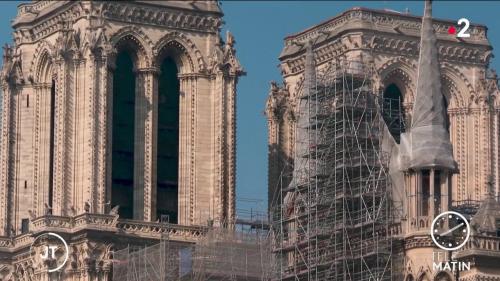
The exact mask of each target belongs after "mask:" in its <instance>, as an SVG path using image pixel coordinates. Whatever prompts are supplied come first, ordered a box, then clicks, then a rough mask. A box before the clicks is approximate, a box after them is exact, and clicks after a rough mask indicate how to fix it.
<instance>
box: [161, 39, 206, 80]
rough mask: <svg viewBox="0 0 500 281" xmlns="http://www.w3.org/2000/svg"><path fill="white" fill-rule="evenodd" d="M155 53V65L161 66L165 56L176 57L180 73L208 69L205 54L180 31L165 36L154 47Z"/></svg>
mask: <svg viewBox="0 0 500 281" xmlns="http://www.w3.org/2000/svg"><path fill="white" fill-rule="evenodd" d="M152 49H153V54H154V57H155V59H154V61H153V63H154V65H156V66H159V65H160V64H161V61H162V60H163V58H165V56H167V55H170V56H171V57H172V59H174V61H175V63H176V64H177V67H178V68H179V74H186V73H199V72H203V71H205V70H206V64H205V61H204V60H203V55H202V54H201V52H200V50H199V49H198V48H197V47H196V44H195V43H194V42H193V41H191V39H189V38H188V37H187V36H186V35H184V34H181V33H179V32H176V31H174V32H171V33H168V34H166V35H165V36H163V37H162V38H161V39H160V40H158V42H157V43H156V45H155V46H154V47H153V48H152Z"/></svg>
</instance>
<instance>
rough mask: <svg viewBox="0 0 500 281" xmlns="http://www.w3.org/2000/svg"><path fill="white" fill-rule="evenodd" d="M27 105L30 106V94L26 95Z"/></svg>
mask: <svg viewBox="0 0 500 281" xmlns="http://www.w3.org/2000/svg"><path fill="white" fill-rule="evenodd" d="M26 107H28V108H29V107H30V95H26Z"/></svg>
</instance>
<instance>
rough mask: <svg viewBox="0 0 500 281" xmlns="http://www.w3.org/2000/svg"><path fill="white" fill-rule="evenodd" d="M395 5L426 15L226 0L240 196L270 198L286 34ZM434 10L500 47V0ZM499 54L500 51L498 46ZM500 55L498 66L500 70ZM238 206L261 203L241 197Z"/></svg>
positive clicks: (0, 15)
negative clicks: (236, 75)
mask: <svg viewBox="0 0 500 281" xmlns="http://www.w3.org/2000/svg"><path fill="white" fill-rule="evenodd" d="M18 3H19V2H13V1H12V2H3V1H2V2H0V7H1V9H0V38H1V42H0V43H1V44H2V45H3V44H5V43H6V42H10V41H11V36H10V21H11V19H12V18H13V17H14V16H15V14H16V6H17V4H18ZM359 6H361V7H368V8H376V9H384V8H388V9H392V10H396V11H404V10H405V9H406V8H408V9H409V10H410V13H411V14H415V15H421V14H422V11H423V1H223V2H222V9H223V11H224V14H225V21H226V26H225V27H224V29H227V30H230V31H231V32H232V33H233V34H234V36H235V38H236V42H237V45H236V48H237V51H238V57H239V59H240V61H241V63H242V65H243V67H244V68H245V70H246V71H247V73H248V75H247V76H246V77H243V78H241V80H240V83H239V85H238V113H237V118H238V134H237V143H238V155H237V157H238V160H237V161H238V162H237V195H238V197H240V198H256V199H262V200H263V201H264V202H263V203H262V204H260V205H261V206H262V207H264V206H265V205H266V203H265V200H267V198H266V197H267V191H266V190H267V128H266V126H267V125H266V119H265V116H264V114H263V110H264V104H265V100H266V96H267V93H268V90H269V81H271V80H275V81H281V78H280V73H279V71H278V68H277V65H278V59H277V58H278V55H279V53H280V51H281V48H282V46H283V38H284V37H285V36H286V35H288V34H291V33H295V32H298V31H300V30H303V29H305V28H307V27H309V26H311V25H314V24H317V23H319V22H321V21H323V20H326V19H328V18H330V17H333V16H335V15H337V14H339V13H341V12H342V11H344V10H346V9H349V8H351V7H359ZM433 15H434V16H435V17H438V18H445V19H452V20H458V19H459V18H462V17H465V18H468V19H469V20H470V21H471V22H473V23H482V24H485V25H487V26H488V28H489V32H488V37H489V39H490V42H491V44H492V45H493V46H494V47H496V48H500V20H499V16H500V2H493V1H434V5H433ZM494 54H496V55H497V56H500V53H499V52H498V50H496V49H495V50H494ZM499 61H500V58H498V59H493V63H492V67H493V68H495V69H500V63H499ZM238 203H239V206H238V208H249V207H254V206H255V205H253V204H249V203H245V202H238Z"/></svg>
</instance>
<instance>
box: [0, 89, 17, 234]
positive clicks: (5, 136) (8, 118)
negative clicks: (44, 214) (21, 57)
mask: <svg viewBox="0 0 500 281" xmlns="http://www.w3.org/2000/svg"><path fill="white" fill-rule="evenodd" d="M12 95H13V93H12V91H11V87H10V85H8V84H7V83H3V85H2V98H3V101H2V111H1V114H2V120H1V121H2V124H1V125H2V131H1V133H2V135H1V138H0V169H1V170H0V225H1V226H3V227H2V228H0V236H8V235H9V223H8V222H9V211H8V210H9V191H10V188H11V186H10V183H11V165H10V163H9V160H10V161H13V160H14V159H13V158H11V155H12V148H11V141H12V139H13V128H12V127H13V125H14V122H13V117H14V112H13V107H14V101H13V98H12Z"/></svg>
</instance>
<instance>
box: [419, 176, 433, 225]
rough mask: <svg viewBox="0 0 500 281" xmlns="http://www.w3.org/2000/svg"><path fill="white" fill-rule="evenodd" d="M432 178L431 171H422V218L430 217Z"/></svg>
mask: <svg viewBox="0 0 500 281" xmlns="http://www.w3.org/2000/svg"><path fill="white" fill-rule="evenodd" d="M430 180H431V176H430V171H429V170H423V171H422V191H421V192H422V193H421V194H422V195H421V196H422V197H421V198H422V202H421V207H422V208H421V210H420V215H421V216H428V215H429V197H430V188H431V186H430V185H431V184H430V183H431V182H430Z"/></svg>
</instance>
